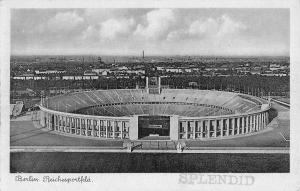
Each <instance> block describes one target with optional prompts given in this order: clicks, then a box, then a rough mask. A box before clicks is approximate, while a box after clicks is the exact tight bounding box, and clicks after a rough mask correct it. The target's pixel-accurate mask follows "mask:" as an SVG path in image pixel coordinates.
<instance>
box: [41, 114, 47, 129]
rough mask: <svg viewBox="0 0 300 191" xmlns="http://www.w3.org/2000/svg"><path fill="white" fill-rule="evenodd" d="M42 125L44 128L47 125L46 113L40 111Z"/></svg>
mask: <svg viewBox="0 0 300 191" xmlns="http://www.w3.org/2000/svg"><path fill="white" fill-rule="evenodd" d="M40 124H41V126H42V127H45V124H46V122H45V112H44V111H42V110H41V111H40Z"/></svg>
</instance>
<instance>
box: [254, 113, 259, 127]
mask: <svg viewBox="0 0 300 191" xmlns="http://www.w3.org/2000/svg"><path fill="white" fill-rule="evenodd" d="M258 116H259V115H258V114H256V115H255V124H256V125H255V127H256V131H259V120H258Z"/></svg>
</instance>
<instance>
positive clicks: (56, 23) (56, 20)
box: [38, 11, 84, 33]
mask: <svg viewBox="0 0 300 191" xmlns="http://www.w3.org/2000/svg"><path fill="white" fill-rule="evenodd" d="M83 23H84V19H83V18H82V17H80V16H79V15H78V14H77V13H76V12H75V11H68V12H59V13H57V14H56V15H55V16H54V17H52V18H50V19H49V20H48V21H47V22H46V23H43V24H41V25H40V26H39V27H38V31H39V32H51V33H68V32H71V31H72V30H74V29H75V28H77V27H79V26H81V25H82V24H83Z"/></svg>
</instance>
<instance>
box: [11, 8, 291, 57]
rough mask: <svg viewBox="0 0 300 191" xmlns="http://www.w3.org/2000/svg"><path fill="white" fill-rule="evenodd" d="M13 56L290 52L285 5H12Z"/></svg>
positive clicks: (210, 54) (244, 54)
mask: <svg viewBox="0 0 300 191" xmlns="http://www.w3.org/2000/svg"><path fill="white" fill-rule="evenodd" d="M11 18H12V19H11V53H12V54H13V55H78V54H79V55H121V56H126V55H128V56H131V55H141V52H142V50H145V55H150V56H155V55H158V56H161V55H194V56H201V55H203V56H288V55H289V44H290V42H289V36H290V34H289V30H290V29H289V10H288V9H14V10H13V11H12V17H11Z"/></svg>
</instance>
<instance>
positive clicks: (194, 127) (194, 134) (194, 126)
mask: <svg viewBox="0 0 300 191" xmlns="http://www.w3.org/2000/svg"><path fill="white" fill-rule="evenodd" d="M192 131H193V139H196V121H193V128H192Z"/></svg>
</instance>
